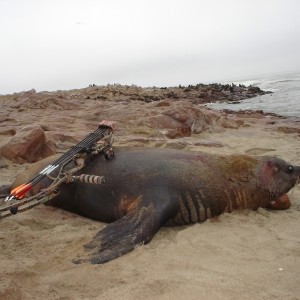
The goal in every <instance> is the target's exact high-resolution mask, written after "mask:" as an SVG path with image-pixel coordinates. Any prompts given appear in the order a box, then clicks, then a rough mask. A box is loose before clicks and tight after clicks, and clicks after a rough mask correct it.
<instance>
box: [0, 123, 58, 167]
mask: <svg viewBox="0 0 300 300" xmlns="http://www.w3.org/2000/svg"><path fill="white" fill-rule="evenodd" d="M54 153H55V149H53V147H49V145H47V143H46V137H45V132H44V130H43V129H42V128H41V127H40V126H39V125H34V126H26V127H24V128H22V129H21V130H19V131H17V132H16V134H15V135H14V136H13V137H12V138H11V139H10V140H9V142H8V143H7V144H5V145H4V146H3V147H2V148H1V155H2V156H3V157H4V158H6V159H9V160H11V161H13V162H16V163H25V162H36V161H38V160H39V159H42V158H44V157H47V156H49V155H52V154H54Z"/></svg>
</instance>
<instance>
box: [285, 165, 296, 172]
mask: <svg viewBox="0 0 300 300" xmlns="http://www.w3.org/2000/svg"><path fill="white" fill-rule="evenodd" d="M286 172H287V173H288V174H292V173H293V172H294V167H293V166H288V167H287V170H286Z"/></svg>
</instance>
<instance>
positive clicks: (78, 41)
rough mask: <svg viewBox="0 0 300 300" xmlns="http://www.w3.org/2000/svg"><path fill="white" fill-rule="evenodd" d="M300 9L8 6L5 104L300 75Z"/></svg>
mask: <svg viewBox="0 0 300 300" xmlns="http://www.w3.org/2000/svg"><path fill="white" fill-rule="evenodd" d="M299 12H300V1H298V0H282V1H279V0H251V1H243V0H236V1H234V0H227V1H224V0H208V1H201V0H198V1H197V0H185V1H183V0H182V1H181V0H180V1H179V0H149V1H148V0H106V1H105V0H98V1H96V0H51V1H50V0H49V1H48V0H43V1H41V0H26V1H22V0H0V39H1V44H0V45H1V46H0V63H1V65H0V66H1V68H0V94H6V93H12V92H18V91H22V90H29V89H31V88H35V89H36V90H38V91H40V90H49V91H51V90H58V89H71V88H81V87H85V86H88V85H89V84H92V83H94V84H98V85H106V84H108V83H111V84H112V83H120V84H129V85H131V84H136V85H141V86H154V85H155V86H173V85H179V84H182V85H187V84H196V83H200V82H203V83H208V82H222V81H226V80H239V79H242V78H250V77H251V76H259V75H262V74H271V73H274V72H276V73H278V72H285V71H296V70H300V55H299V53H300V18H299Z"/></svg>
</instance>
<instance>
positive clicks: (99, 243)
mask: <svg viewBox="0 0 300 300" xmlns="http://www.w3.org/2000/svg"><path fill="white" fill-rule="evenodd" d="M160 226H161V224H160V220H159V218H158V216H157V214H156V213H155V209H154V206H153V204H149V205H148V206H143V207H138V208H137V209H135V210H134V211H131V212H129V213H128V214H127V215H126V216H124V217H122V218H121V219H119V220H117V221H115V222H114V223H111V224H109V225H107V226H106V227H105V228H104V229H103V230H101V231H99V232H98V233H97V234H96V235H95V237H94V238H93V240H92V241H91V242H90V243H88V244H86V245H85V246H84V247H85V250H86V251H88V252H90V253H88V255H87V258H83V259H77V260H76V259H75V260H74V261H73V262H74V263H75V264H78V263H81V262H91V263H92V264H102V263H105V262H108V261H110V260H112V259H114V258H117V257H119V256H121V255H123V254H125V253H128V252H130V251H132V250H133V249H134V248H135V247H136V246H138V245H141V244H146V243H148V242H149V241H150V240H151V239H152V237H153V235H154V234H155V233H156V232H157V230H158V229H159V227H160Z"/></svg>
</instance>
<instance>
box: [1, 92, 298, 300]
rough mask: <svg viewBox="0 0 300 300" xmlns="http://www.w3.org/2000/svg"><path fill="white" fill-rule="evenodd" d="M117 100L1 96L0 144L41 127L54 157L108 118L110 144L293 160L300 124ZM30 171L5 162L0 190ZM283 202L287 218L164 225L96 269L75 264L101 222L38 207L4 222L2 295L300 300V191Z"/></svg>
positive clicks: (226, 217)
mask: <svg viewBox="0 0 300 300" xmlns="http://www.w3.org/2000/svg"><path fill="white" fill-rule="evenodd" d="M98 92H99V94H97V93H98ZM111 93H113V92H111ZM141 93H143V91H141ZM144 93H145V92H144ZM102 96H103V95H102ZM117 96H118V97H116V98H117V100H116V99H115V100H113V95H112V96H111V98H110V97H107V98H103V97H102V98H101V95H100V91H97V90H96V87H90V88H87V89H86V90H84V91H83V90H73V91H68V92H57V93H52V94H51V93H48V94H47V93H45V94H39V93H31V94H30V93H29V94H26V93H25V94H22V95H21V94H15V95H9V96H6V97H5V96H2V97H1V99H0V101H1V112H0V120H1V122H0V147H1V148H2V149H4V148H3V147H4V146H5V145H7V144H8V143H9V142H10V141H11V140H12V139H13V138H14V136H16V135H17V134H18V132H19V131H20V130H22V129H23V128H28V126H29V127H30V126H31V127H34V126H40V127H41V128H42V129H43V130H44V132H45V140H44V141H43V143H44V146H45V145H46V146H47V149H48V150H47V151H48V152H51V151H52V152H53V153H55V152H58V153H62V152H64V151H65V150H66V149H68V148H69V147H70V146H71V145H73V144H74V143H75V142H76V141H79V140H80V139H81V138H82V137H83V136H85V135H86V134H87V133H89V132H90V131H91V130H94V129H95V128H96V126H97V124H98V123H99V122H100V121H101V120H103V119H109V120H115V121H116V122H118V124H119V130H118V131H117V132H116V134H115V144H114V145H115V147H120V146H126V147H163V148H180V149H185V150H186V151H205V152H209V153H221V154H231V153H242V154H249V155H272V156H276V157H280V158H283V159H285V160H287V161H289V162H291V163H292V164H295V165H299V164H300V160H299V157H300V149H299V145H300V143H299V138H300V120H299V118H282V117H280V116H275V115H265V114H263V113H262V112H247V113H242V112H241V113H237V112H236V113H234V112H228V111H227V112H217V111H213V110H209V109H207V108H205V107H204V106H203V104H201V103H195V101H192V99H189V100H182V99H181V98H172V97H169V98H168V99H159V100H157V101H149V102H145V101H140V100H138V99H134V100H132V99H131V98H130V97H129V96H128V97H127V96H126V95H125V94H123V95H122V94H120V93H119V94H117ZM122 97H123V98H122ZM167 117H168V119H166V118H167ZM171 119H172V120H173V121H172V122H171ZM176 122H177V123H176ZM180 126H181V127H180ZM50 150H51V151H50ZM48 152H47V153H48ZM40 154H41V155H45V153H40ZM29 164H30V163H29V162H28V161H26V159H25V158H22V157H21V158H19V159H18V158H13V159H12V160H10V159H7V158H5V157H4V156H3V155H2V156H1V157H0V168H1V177H0V178H1V181H0V184H1V185H4V184H10V183H11V182H12V181H13V180H14V178H15V177H16V175H17V174H18V173H19V172H20V171H22V170H24V169H25V168H26V167H27V166H28V165H29ZM289 196H290V199H291V202H292V206H291V208H290V209H288V210H286V211H271V210H266V209H263V208H260V209H258V210H257V211H250V210H242V211H235V212H233V213H231V214H223V215H221V216H220V217H219V218H218V219H214V220H211V221H210V220H208V221H206V222H204V223H202V224H195V225H192V226H183V227H173V228H172V227H171V228H162V229H161V230H159V232H158V233H157V234H156V235H155V236H154V238H153V240H152V241H151V242H150V243H149V244H147V245H143V246H141V247H138V248H136V249H135V250H134V251H132V252H131V253H129V254H126V255H124V256H122V257H120V258H118V259H115V260H113V261H111V262H108V263H106V264H103V265H91V264H86V263H84V264H79V265H75V264H73V263H72V259H73V258H74V257H76V255H77V254H78V253H79V252H80V251H82V246H83V245H84V244H85V243H87V242H88V241H90V239H91V238H92V237H93V236H94V234H96V233H97V232H98V231H99V230H100V229H102V228H104V227H105V226H106V225H105V223H101V222H97V221H93V220H90V219H86V218H83V217H80V216H78V215H75V214H72V213H69V212H66V211H62V210H59V209H57V208H53V207H47V206H43V205H41V206H38V207H36V208H33V209H31V210H29V211H27V212H24V213H20V214H17V215H15V216H12V217H10V218H7V219H3V220H0V247H1V251H0V278H1V280H0V299H3V300H5V299H8V300H13V299H16V300H17V299H22V300H23V299H30V300H32V299H61V300H62V299H128V300H129V299H208V300H215V299H230V300H232V299H249V300H250V299H251V300H252V299H293V300H296V299H300V285H299V270H300V185H298V186H297V187H296V188H294V189H293V190H292V191H291V192H290V193H289Z"/></svg>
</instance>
